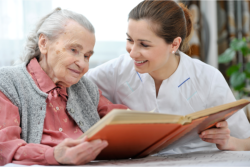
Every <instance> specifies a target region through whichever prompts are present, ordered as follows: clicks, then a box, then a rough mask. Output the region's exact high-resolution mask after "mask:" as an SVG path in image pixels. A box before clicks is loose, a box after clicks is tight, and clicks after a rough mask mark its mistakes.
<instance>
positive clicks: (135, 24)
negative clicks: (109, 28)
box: [127, 19, 158, 38]
mask: <svg viewBox="0 0 250 167" xmlns="http://www.w3.org/2000/svg"><path fill="white" fill-rule="evenodd" d="M152 27H153V24H152V23H151V22H150V21H147V20H145V19H141V20H133V19H129V21H128V30H127V31H128V34H129V35H130V36H134V37H137V36H138V37H141V36H144V37H152V38H153V37H158V36H157V35H156V34H155V32H154V31H153V29H152Z"/></svg>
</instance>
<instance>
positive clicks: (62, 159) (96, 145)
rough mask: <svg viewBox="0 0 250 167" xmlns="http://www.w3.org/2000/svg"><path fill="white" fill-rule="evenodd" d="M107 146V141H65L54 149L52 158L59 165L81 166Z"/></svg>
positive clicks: (84, 139)
mask: <svg viewBox="0 0 250 167" xmlns="http://www.w3.org/2000/svg"><path fill="white" fill-rule="evenodd" d="M107 145H108V143H107V141H102V140H99V139H98V140H93V141H90V142H88V141H87V139H86V138H83V139H77V140H74V139H69V138H68V139H65V140H63V141H62V142H61V143H60V144H58V145H57V146H56V147H55V149H54V157H55V159H56V161H57V162H58V163H60V164H74V165H83V164H86V163H88V162H90V161H92V160H94V159H95V158H96V156H97V155H98V154H99V153H100V152H101V151H102V150H103V149H104V148H105V147H106V146H107Z"/></svg>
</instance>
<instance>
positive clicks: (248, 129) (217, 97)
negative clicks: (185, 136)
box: [207, 71, 250, 138]
mask: <svg viewBox="0 0 250 167" xmlns="http://www.w3.org/2000/svg"><path fill="white" fill-rule="evenodd" d="M235 100H236V99H235V97H234V95H233V93H232V91H231V89H230V87H229V86H228V84H227V82H226V80H225V79H224V77H223V75H222V74H221V73H220V72H219V71H217V72H216V74H215V76H214V78H213V80H212V84H211V87H210V91H209V95H208V98H207V107H213V106H217V105H222V104H226V103H230V102H233V101H235ZM227 122H228V125H229V129H230V131H231V136H234V137H237V138H248V137H250V124H249V121H248V119H247V117H246V115H245V113H244V111H243V110H242V109H241V110H240V111H238V112H237V113H235V114H234V115H232V116H231V117H230V118H228V119H227Z"/></svg>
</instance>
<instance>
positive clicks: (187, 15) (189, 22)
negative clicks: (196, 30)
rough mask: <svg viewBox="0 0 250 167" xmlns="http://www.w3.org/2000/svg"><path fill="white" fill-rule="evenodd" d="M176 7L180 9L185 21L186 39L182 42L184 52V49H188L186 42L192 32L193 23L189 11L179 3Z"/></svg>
mask: <svg viewBox="0 0 250 167" xmlns="http://www.w3.org/2000/svg"><path fill="white" fill-rule="evenodd" d="M178 5H179V6H180V7H181V8H182V10H183V12H184V14H185V19H186V30H187V32H186V39H185V40H184V41H183V44H184V45H183V47H184V48H183V50H186V47H187V48H188V41H189V39H190V35H191V32H192V28H193V23H192V18H191V17H192V15H191V13H190V11H189V9H188V8H187V7H186V6H185V5H184V4H183V3H181V2H179V3H178Z"/></svg>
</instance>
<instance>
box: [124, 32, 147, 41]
mask: <svg viewBox="0 0 250 167" xmlns="http://www.w3.org/2000/svg"><path fill="white" fill-rule="evenodd" d="M126 34H127V36H128V37H129V38H131V37H130V36H129V35H128V33H126ZM138 41H142V42H151V41H149V40H146V39H138Z"/></svg>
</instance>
